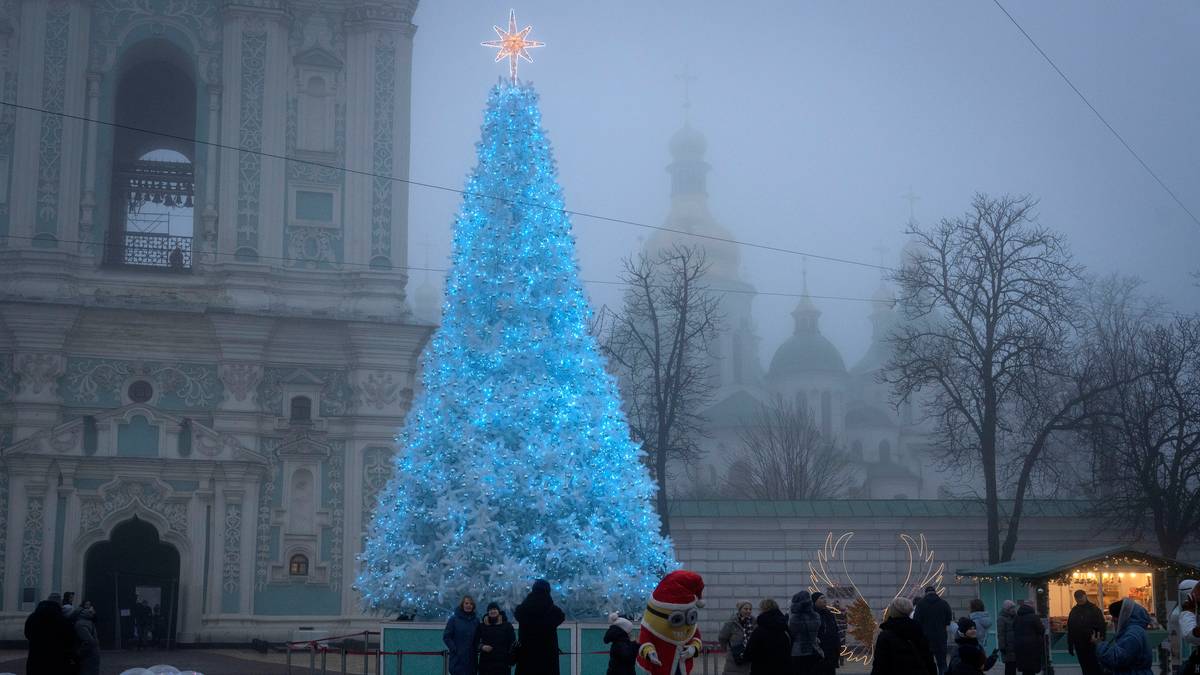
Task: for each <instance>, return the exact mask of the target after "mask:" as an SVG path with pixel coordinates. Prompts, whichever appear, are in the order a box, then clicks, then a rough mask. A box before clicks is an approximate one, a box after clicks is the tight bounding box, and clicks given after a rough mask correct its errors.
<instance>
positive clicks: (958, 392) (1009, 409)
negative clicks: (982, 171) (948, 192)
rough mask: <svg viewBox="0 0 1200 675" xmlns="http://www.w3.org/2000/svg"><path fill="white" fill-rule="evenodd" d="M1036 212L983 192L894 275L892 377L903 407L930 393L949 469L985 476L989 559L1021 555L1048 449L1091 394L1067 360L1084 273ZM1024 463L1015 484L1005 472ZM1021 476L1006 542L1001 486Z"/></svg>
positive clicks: (1024, 203)
mask: <svg viewBox="0 0 1200 675" xmlns="http://www.w3.org/2000/svg"><path fill="white" fill-rule="evenodd" d="M1035 206H1036V202H1035V201H1034V200H1032V199H1030V198H1028V197H1010V196H1005V197H1000V198H992V197H988V196H986V195H976V196H975V198H974V200H973V201H972V205H971V207H972V208H971V209H970V210H969V211H968V212H967V213H966V214H964V215H963V216H960V217H957V218H953V219H943V220H942V221H941V222H940V223H938V224H937V225H936V226H934V227H932V228H930V229H927V230H926V229H921V228H916V229H915V230H914V231H913V232H912V236H913V237H914V238H915V241H916V243H917V246H916V247H915V248H914V249H913V250H912V253H911V255H909V256H908V259H907V260H906V262H905V264H904V266H903V267H902V268H901V269H900V270H899V271H898V272H897V273H896V274H895V280H896V281H897V282H898V285H899V287H900V298H899V302H900V306H901V308H902V310H903V313H904V317H905V321H904V322H902V323H901V325H900V326H899V327H898V328H897V329H896V330H895V331H894V333H893V335H892V338H891V340H892V343H893V347H894V350H893V356H892V358H891V360H890V362H889V364H888V366H887V368H886V369H885V374H884V377H885V379H886V380H887V381H888V382H890V383H891V384H893V385H894V386H895V390H896V395H897V397H898V398H899V400H900V401H904V400H907V399H909V398H916V397H917V396H918V393H919V398H920V399H921V400H922V401H923V402H924V403H925V406H924V408H925V410H924V412H925V414H926V415H927V416H929V417H931V418H932V419H933V420H934V422H935V424H936V431H935V443H936V447H937V449H938V450H939V451H940V454H941V457H942V459H943V460H944V461H945V462H947V463H948V464H950V465H958V466H961V465H963V464H970V465H972V466H975V467H977V468H978V469H979V470H980V471H981V472H982V474H983V488H984V495H983V499H984V504H985V509H986V513H987V528H988V532H987V541H988V559H989V561H990V562H998V561H1001V560H1007V559H1008V558H1009V557H1010V556H1011V554H1012V549H1013V548H1014V547H1015V544H1016V537H1017V526H1018V524H1019V522H1020V513H1021V506H1022V504H1023V500H1024V498H1025V495H1026V493H1027V491H1028V490H1029V487H1030V483H1031V482H1032V480H1033V478H1034V476H1035V473H1034V471H1035V468H1037V466H1038V465H1039V460H1040V459H1041V457H1042V452H1043V450H1044V449H1045V448H1046V446H1047V443H1048V441H1049V439H1050V438H1051V436H1052V434H1053V433H1054V432H1056V431H1058V430H1061V429H1064V428H1070V427H1071V426H1073V424H1075V423H1077V420H1074V419H1069V418H1070V417H1071V416H1072V411H1075V410H1077V409H1078V406H1079V401H1080V398H1082V397H1086V396H1088V395H1090V389H1088V388H1087V387H1084V388H1080V386H1078V385H1077V384H1076V382H1077V380H1076V378H1075V377H1073V372H1072V368H1071V367H1070V363H1069V359H1065V358H1064V348H1065V347H1066V345H1067V342H1068V339H1069V337H1070V336H1071V334H1072V324H1071V320H1072V318H1073V316H1074V303H1073V295H1072V289H1073V287H1074V286H1075V285H1076V282H1077V281H1078V278H1079V270H1078V269H1077V268H1076V266H1075V265H1074V263H1073V262H1072V259H1071V256H1070V253H1069V252H1068V251H1067V248H1066V245H1065V242H1064V241H1063V240H1062V238H1061V237H1060V236H1059V235H1057V234H1055V233H1053V232H1051V231H1049V230H1048V229H1046V228H1045V227H1042V226H1040V225H1037V224H1036V223H1035V222H1034V221H1033V215H1032V210H1033V208H1034V207H1035ZM1039 399H1040V400H1039ZM1032 411H1036V412H1037V415H1036V417H1035V418H1030V417H1029V416H1028V415H1027V414H1022V413H1029V412H1032ZM1014 460H1016V462H1017V463H1016V465H1015V466H1016V467H1017V468H1016V470H1015V475H1014V476H1011V477H1008V479H1007V480H1005V476H1003V475H1002V473H1001V467H1002V465H1008V466H1013V465H1012V464H1011V462H1012V461H1014ZM1013 479H1015V485H1013V486H1012V487H1013V490H1012V498H1013V499H1014V508H1013V510H1012V512H1011V513H1010V514H1008V516H1009V517H1008V523H1007V532H1006V535H1005V541H1004V542H1003V545H1002V543H1001V514H1000V497H1001V492H1002V490H1003V491H1007V490H1005V488H1006V487H1008V486H1004V485H1002V484H1001V483H1002V480H1003V481H1004V482H1007V483H1010V485H1011V483H1012V482H1013Z"/></svg>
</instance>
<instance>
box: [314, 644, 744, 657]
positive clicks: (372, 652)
mask: <svg viewBox="0 0 1200 675" xmlns="http://www.w3.org/2000/svg"><path fill="white" fill-rule="evenodd" d="M317 651H320V652H325V653H333V654H341V653H343V651H344V652H345V653H346V654H347V655H349V656H377V655H378V656H444V655H445V654H446V652H445V651H439V652H409V651H395V652H389V651H382V650H367V651H358V650H353V649H347V650H342V649H331V648H330V647H329V646H328V645H322V646H321V647H320V648H318V649H317ZM704 653H705V654H724V653H725V651H724V650H722V649H706V650H704ZM576 654H578V655H580V656H601V655H607V654H608V650H600V651H594V652H564V651H559V652H558V655H559V656H574V655H576Z"/></svg>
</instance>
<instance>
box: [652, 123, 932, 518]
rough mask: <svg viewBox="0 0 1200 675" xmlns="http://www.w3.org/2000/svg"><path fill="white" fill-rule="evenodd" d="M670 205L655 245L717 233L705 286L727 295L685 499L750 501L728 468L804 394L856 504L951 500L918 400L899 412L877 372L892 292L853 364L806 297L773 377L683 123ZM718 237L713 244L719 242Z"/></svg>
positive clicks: (676, 471) (874, 304)
mask: <svg viewBox="0 0 1200 675" xmlns="http://www.w3.org/2000/svg"><path fill="white" fill-rule="evenodd" d="M668 148H669V151H670V154H671V163H670V164H669V165H668V166H667V172H668V173H669V174H670V177H671V205H670V209H669V211H668V214H667V217H666V222H665V223H664V225H665V227H666V228H669V229H670V230H676V231H678V232H670V231H666V230H660V231H658V232H656V233H655V235H654V236H653V237H651V238H650V239H648V240H647V242H646V244H645V249H646V250H647V251H648V252H653V251H657V250H661V249H664V248H668V247H670V246H673V245H675V244H684V245H694V244H695V243H696V241H697V240H696V239H694V238H692V237H689V236H687V235H686V234H679V232H683V233H691V234H699V235H704V236H706V237H709V238H707V239H704V240H702V242H703V246H704V249H705V253H706V256H707V260H708V262H709V264H710V267H709V271H708V277H707V279H706V282H707V284H708V285H709V287H710V288H712V289H714V290H717V291H719V292H718V294H717V297H718V298H719V299H720V312H721V314H722V316H723V318H724V329H723V331H722V332H721V334H720V335H719V336H718V337H717V339H716V341H715V344H714V345H713V347H712V349H711V355H710V358H711V361H710V364H709V372H710V376H711V377H712V379H713V383H714V385H715V393H714V396H713V402H712V403H711V405H710V406H709V407H708V409H707V410H706V411H705V412H704V414H703V417H704V419H706V420H707V426H706V428H705V430H704V431H705V432H706V435H707V438H706V439H704V441H703V442H702V445H703V448H702V449H703V451H704V453H703V454H704V457H703V458H701V459H700V461H699V462H696V463H694V464H693V465H691V466H682V465H679V466H675V467H674V468H673V469H672V474H673V475H674V476H676V477H677V478H682V480H675V481H674V484H675V485H677V486H680V487H679V488H677V490H678V491H679V493H678V494H677V495H676V496H689V497H699V498H711V497H714V496H730V497H742V498H746V497H749V496H750V495H732V494H729V492H728V490H729V487H728V486H729V485H730V483H731V481H730V480H729V478H730V474H731V472H736V471H738V467H737V463H738V455H739V453H740V451H741V448H740V445H741V443H740V441H739V435H740V429H741V428H742V426H743V424H745V423H746V422H747V421H749V420H751V419H753V418H754V416H755V415H756V414H757V412H758V411H759V409H760V407H761V406H762V405H763V404H766V403H768V402H769V401H770V400H771V399H772V398H773V397H775V396H784V397H788V398H793V397H794V398H798V399H799V400H801V401H803V402H804V404H805V406H806V407H807V409H808V411H809V413H810V414H811V415H812V417H813V421H814V423H815V424H816V427H817V429H818V430H819V431H820V432H821V435H822V437H823V438H827V439H832V440H833V442H834V443H835V444H836V446H837V447H838V448H839V449H840V450H841V451H842V452H844V453H845V454H846V456H847V457H848V459H849V460H850V465H851V471H852V472H853V473H854V475H855V476H856V480H855V481H854V482H855V485H854V487H852V488H851V492H850V494H849V495H845V496H850V497H858V498H866V499H896V498H902V499H933V498H939V497H944V496H946V494H947V493H946V491H947V485H948V483H949V482H950V479H949V477H948V476H946V475H943V474H942V472H940V471H939V470H937V469H936V468H935V466H936V463H935V462H933V461H932V458H931V457H930V447H929V432H928V428H927V426H926V425H924V424H922V422H921V420H919V419H918V418H917V415H916V414H915V412H914V406H913V405H912V404H905V405H903V406H901V407H900V408H899V409H897V408H896V407H895V406H894V405H893V404H892V402H891V390H890V387H889V386H888V385H886V384H884V383H881V382H880V381H879V379H878V376H879V373H880V371H881V369H882V368H883V366H884V364H885V363H886V362H887V360H888V355H889V347H888V345H887V342H886V338H887V335H888V333H889V332H890V330H891V329H892V327H893V326H894V325H895V322H896V321H898V320H899V319H898V314H899V313H898V310H897V309H896V308H895V307H894V301H893V297H892V294H891V292H890V291H889V289H888V288H887V287H886V286H885V284H884V283H883V282H882V281H881V282H880V285H879V288H878V289H877V290H876V291H875V293H874V294H873V296H872V298H871V302H870V303H869V310H868V311H867V312H865V316H864V317H863V321H864V327H865V325H866V324H869V325H870V328H871V342H870V346H869V347H868V349H867V352H866V353H865V354H864V355H863V356H862V357H861V358H860V359H859V360H858V361H857V362H855V363H854V364H853V365H851V366H850V367H847V366H846V361H845V359H844V358H843V356H842V353H841V351H840V350H839V349H838V348H837V347H836V346H835V345H834V344H833V343H832V342H831V341H830V340H829V339H828V338H826V337H825V335H823V334H822V332H821V324H820V318H821V311H820V309H819V308H818V306H817V304H816V303H815V302H814V300H813V298H812V297H811V296H810V295H809V293H808V282H807V278H805V279H804V280H803V281H802V284H801V286H802V288H803V292H802V295H801V297H800V299H799V302H798V303H797V306H796V308H795V309H794V310H793V311H792V313H791V319H792V323H793V332H792V335H791V336H789V337H788V338H787V339H786V340H785V341H784V342H783V343H782V344H780V345H779V346H778V347H776V348H775V349H774V351H773V352H772V353H771V356H770V359H769V361H768V364H769V365H768V367H767V368H766V369H765V370H764V369H763V367H762V365H761V364H762V360H760V348H761V346H762V345H761V340H760V339H759V337H758V335H757V332H756V329H755V322H754V318H753V316H752V309H753V300H754V293H755V289H754V286H753V285H752V284H750V283H749V282H747V281H746V280H745V278H744V276H743V274H742V270H741V254H740V250H739V246H738V244H735V243H731V242H726V241H720V239H725V240H731V239H737V237H735V236H734V235H733V234H732V233H731V232H730V230H728V229H727V228H726V227H724V226H723V225H722V224H720V223H719V222H718V221H717V219H716V218H715V217H714V216H713V214H712V212H711V211H710V209H709V205H708V189H707V181H706V177H707V174H708V172H709V170H710V169H711V167H710V166H709V164H708V163H707V162H706V161H705V153H706V150H707V141H706V139H705V137H704V135H703V134H702V133H701V132H700V131H698V130H696V129H694V128H693V127H692V126H691V125H690V124H685V125H684V127H683V128H682V129H680V130H679V131H677V132H676V133H675V134H674V136H672V138H671V140H670V142H669V144H668ZM713 238H716V239H713Z"/></svg>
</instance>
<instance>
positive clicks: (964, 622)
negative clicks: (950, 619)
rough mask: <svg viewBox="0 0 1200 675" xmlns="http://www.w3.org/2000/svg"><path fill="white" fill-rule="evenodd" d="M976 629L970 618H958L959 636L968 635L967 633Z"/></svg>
mask: <svg viewBox="0 0 1200 675" xmlns="http://www.w3.org/2000/svg"><path fill="white" fill-rule="evenodd" d="M974 627H975V622H974V621H972V620H971V618H970V617H966V616H960V617H958V634H959V635H966V634H967V631H969V630H971V629H972V628H974Z"/></svg>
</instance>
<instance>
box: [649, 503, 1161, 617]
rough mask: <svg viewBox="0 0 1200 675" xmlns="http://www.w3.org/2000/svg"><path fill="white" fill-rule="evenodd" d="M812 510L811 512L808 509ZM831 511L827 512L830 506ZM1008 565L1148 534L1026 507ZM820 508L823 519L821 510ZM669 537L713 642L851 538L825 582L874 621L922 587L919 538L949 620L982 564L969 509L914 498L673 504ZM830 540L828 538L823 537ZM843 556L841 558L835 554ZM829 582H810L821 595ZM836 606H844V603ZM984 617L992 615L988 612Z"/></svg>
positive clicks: (1068, 511) (983, 546) (1060, 508)
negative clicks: (745, 607) (738, 610)
mask: <svg viewBox="0 0 1200 675" xmlns="http://www.w3.org/2000/svg"><path fill="white" fill-rule="evenodd" d="M814 506H815V507H816V508H814ZM835 507H836V508H835ZM1027 508H1028V510H1029V513H1030V515H1028V516H1027V517H1025V518H1024V519H1023V520H1022V522H1021V529H1020V537H1019V539H1018V545H1017V554H1016V556H1015V558H1017V559H1019V558H1020V557H1022V556H1028V555H1031V554H1035V553H1038V552H1048V551H1054V552H1059V551H1064V550H1072V549H1094V548H1097V547H1102V546H1107V545H1113V546H1116V545H1123V544H1130V545H1133V546H1136V547H1138V548H1143V549H1145V550H1147V551H1150V552H1153V551H1154V550H1155V546H1154V544H1153V541H1152V535H1150V534H1149V532H1147V535H1146V540H1144V541H1142V542H1133V541H1131V540H1130V539H1129V537H1127V536H1123V533H1121V532H1115V531H1111V530H1108V529H1106V528H1105V527H1104V525H1103V524H1102V523H1098V522H1095V521H1093V520H1090V519H1089V518H1088V517H1087V516H1086V504H1082V503H1079V502H1039V503H1034V504H1030V505H1028V506H1027ZM822 511H824V513H822ZM672 514H673V515H672V517H671V536H672V538H673V539H674V543H675V550H676V554H677V555H678V557H679V560H680V562H681V563H683V565H684V566H685V567H686V568H688V569H692V570H695V571H696V572H699V573H700V574H701V575H703V576H704V580H705V598H706V601H707V602H706V606H705V608H704V610H703V611H702V623H701V629H702V632H703V634H704V635H705V636H706V638H707V639H715V638H716V634H717V631H718V630H719V628H720V626H721V624H722V623H723V622H724V621H725V620H726V619H727V618H728V617H729V616H730V615H732V613H733V611H734V608H735V606H736V603H737V601H738V600H742V599H745V600H750V601H752V602H754V603H755V605H756V607H757V603H758V601H759V600H760V599H762V598H765V597H770V598H774V599H775V600H776V601H777V602H779V603H780V606H781V607H784V606H786V603H787V602H788V601H789V600H790V598H791V596H792V594H794V593H796V592H797V591H800V590H808V589H809V587H810V586H813V582H812V577H813V575H812V571H811V570H812V569H820V556H819V552H820V551H822V550H823V549H824V548H825V546H826V543H827V541H830V542H831V543H836V542H837V540H838V539H839V538H841V537H842V536H843V535H845V534H847V533H853V535H852V536H851V537H849V539H848V540H846V541H845V543H844V546H843V547H840V548H839V550H838V551H837V552H836V554H835V555H834V559H833V560H832V561H831V562H830V563H828V564H826V566H825V568H826V570H827V572H828V577H829V579H830V580H832V581H834V582H835V583H836V584H837V585H840V586H846V587H848V586H853V587H857V588H858V590H859V591H860V592H861V594H862V596H863V597H864V598H865V599H866V600H867V602H868V603H869V604H870V605H871V607H872V609H873V610H875V611H876V613H877V614H878V612H879V611H881V610H882V609H883V607H885V606H886V604H887V603H888V602H890V601H891V599H892V598H893V597H895V595H896V594H897V593H898V592H901V589H902V586H903V585H904V584H905V580H906V579H908V581H907V587H906V588H905V589H904V592H906V594H907V595H909V597H911V596H912V595H913V594H914V593H915V592H919V590H920V585H921V584H922V583H923V582H924V576H925V575H924V574H922V571H923V570H924V569H925V568H924V567H923V566H922V565H921V564H920V559H921V558H922V557H923V556H921V555H920V553H919V552H918V549H919V547H920V542H921V538H922V537H924V542H925V544H926V547H927V548H926V552H930V553H931V554H932V562H933V563H934V564H933V565H932V566H929V567H928V569H929V570H930V572H931V573H933V576H935V577H936V576H939V575H937V574H936V571H937V570H938V569H940V570H941V574H940V577H941V583H942V585H944V587H945V596H944V597H945V598H946V599H947V600H948V601H949V603H950V605H951V608H952V609H953V610H954V612H955V615H958V614H960V613H964V614H965V613H966V609H967V603H968V602H969V601H970V599H971V598H973V597H975V596H976V591H975V585H974V583H973V582H971V581H970V580H968V579H957V578H956V576H955V571H956V570H959V569H963V568H966V567H970V566H977V565H979V564H983V563H986V562H987V529H986V520H985V518H984V516H983V512H982V508H981V505H979V504H978V503H975V502H958V501H945V500H922V501H913V502H908V503H905V502H902V501H887V500H877V501H870V500H845V501H840V502H808V503H791V502H741V503H738V502H676V503H675V504H674V505H673V506H672ZM902 534H903V535H908V536H909V537H911V538H912V541H911V543H912V544H913V546H914V557H915V558H917V560H916V561H914V562H913V563H912V566H911V569H912V575H911V578H910V577H909V570H910V556H909V549H908V547H907V546H906V544H905V542H904V541H903V540H902V539H901V535H902ZM831 536H832V539H831ZM843 553H844V555H842V554H843ZM828 586H829V584H828V583H821V584H818V585H817V587H818V588H819V590H821V591H822V592H826V588H827V587H828ZM841 602H842V604H843V605H847V604H848V600H846V599H843V600H842V601H841ZM988 611H989V612H992V613H993V615H994V613H995V610H994V609H993V608H991V607H989V608H988Z"/></svg>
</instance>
